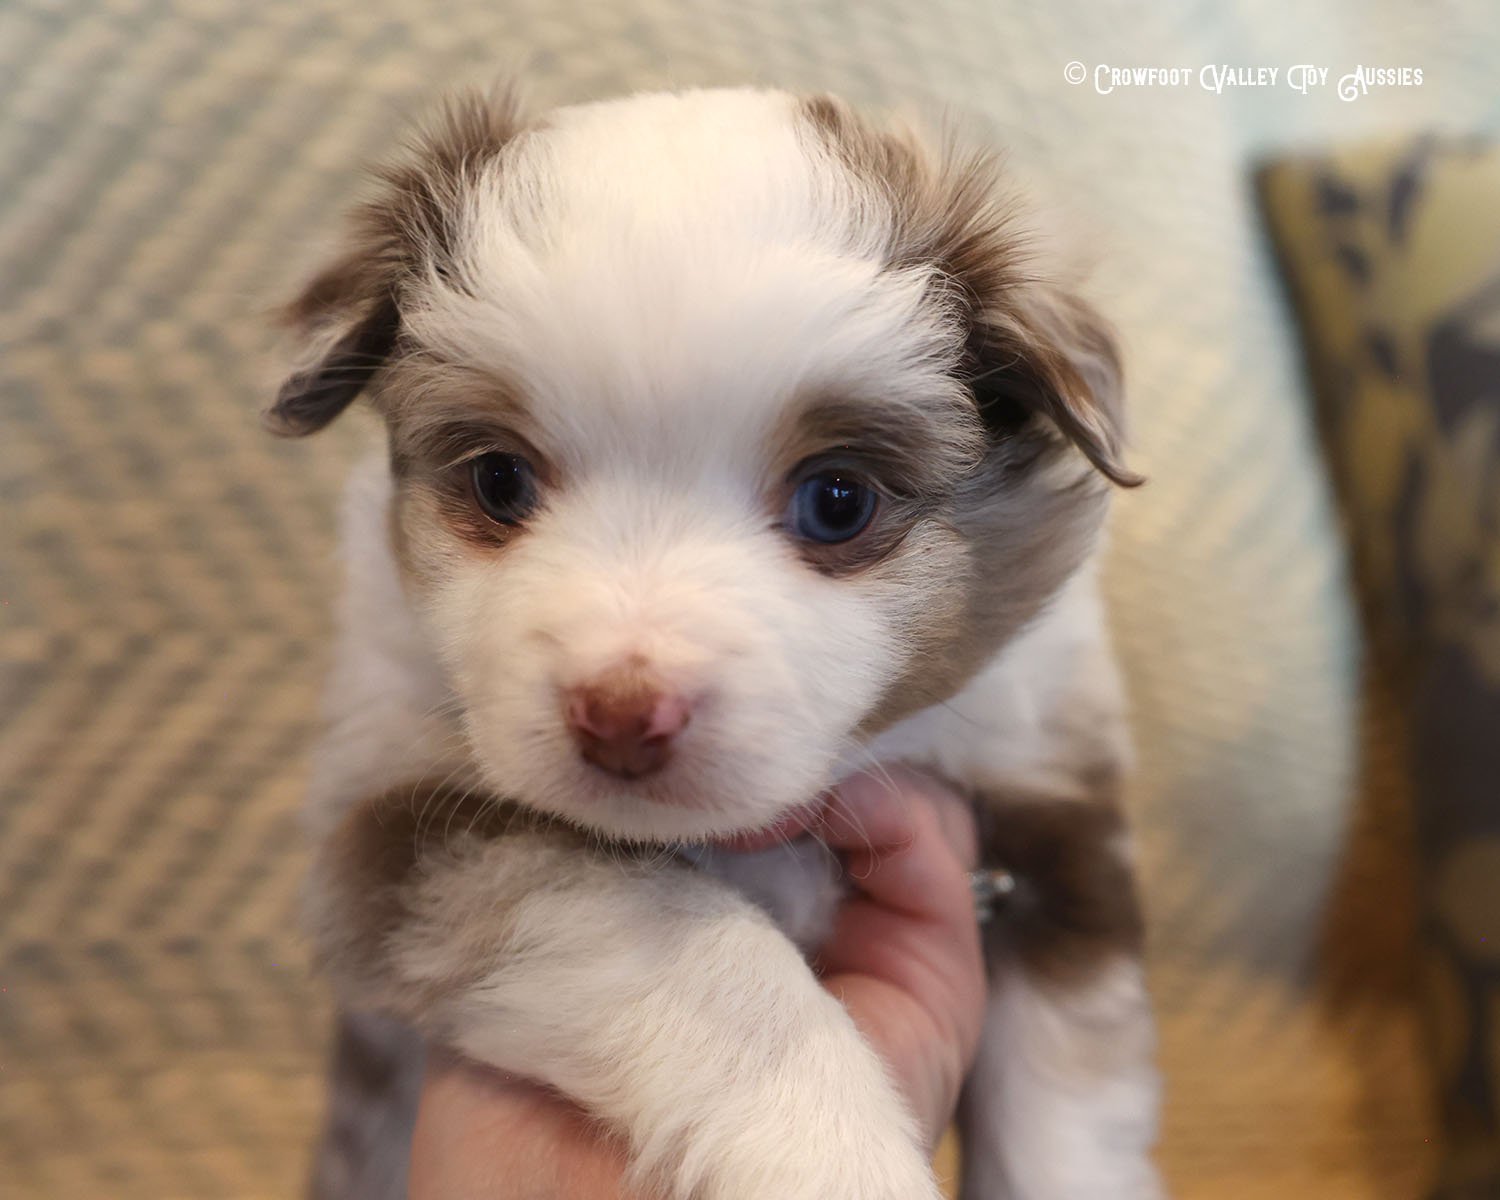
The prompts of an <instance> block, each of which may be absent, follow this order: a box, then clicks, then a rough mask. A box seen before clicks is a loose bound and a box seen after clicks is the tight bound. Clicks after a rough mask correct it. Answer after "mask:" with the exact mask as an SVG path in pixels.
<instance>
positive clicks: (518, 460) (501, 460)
mask: <svg viewBox="0 0 1500 1200" xmlns="http://www.w3.org/2000/svg"><path fill="white" fill-rule="evenodd" d="M469 478H470V481H471V482H472V484H473V488H474V499H475V501H476V502H477V503H478V505H479V507H480V508H481V509H483V510H484V515H485V516H487V517H489V519H490V520H492V521H498V522H499V523H500V524H502V525H519V524H520V523H521V522H522V521H524V520H525V519H526V518H527V517H529V516H530V515H531V513H532V510H533V509H535V508H536V505H537V488H536V473H535V472H534V471H533V470H532V469H531V464H530V463H529V462H527V461H526V460H525V459H524V458H522V457H521V456H520V455H519V454H505V453H502V452H500V451H495V452H493V453H490V454H481V455H480V456H479V457H478V458H476V459H475V460H474V461H473V463H471V464H470V466H469Z"/></svg>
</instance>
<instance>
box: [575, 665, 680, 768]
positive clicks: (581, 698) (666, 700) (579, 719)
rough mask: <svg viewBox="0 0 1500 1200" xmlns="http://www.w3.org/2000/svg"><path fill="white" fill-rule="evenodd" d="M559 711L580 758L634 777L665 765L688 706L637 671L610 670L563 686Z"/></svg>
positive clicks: (676, 694)
mask: <svg viewBox="0 0 1500 1200" xmlns="http://www.w3.org/2000/svg"><path fill="white" fill-rule="evenodd" d="M564 713H565V716H566V719H567V723H568V725H569V727H570V728H571V729H572V731H573V735H574V738H575V739H576V740H577V742H578V745H579V749H580V750H581V752H582V754H583V757H584V758H585V759H587V760H588V761H589V762H591V763H593V764H594V765H595V766H598V767H602V768H603V769H604V770H606V771H610V772H612V773H614V774H616V775H620V776H623V777H625V778H627V779H634V778H637V777H639V776H641V775H647V774H650V773H651V772H653V771H656V770H659V769H660V768H661V767H662V766H663V765H664V764H665V763H666V761H667V759H668V758H669V757H670V756H671V748H672V740H673V739H674V738H675V737H676V736H677V735H678V734H679V733H681V732H682V731H683V729H685V728H686V727H687V724H688V722H689V720H691V718H692V705H691V703H690V702H689V701H688V700H687V699H686V698H685V697H683V696H682V695H680V694H678V693H676V692H672V691H668V690H666V689H664V688H662V687H661V686H660V685H658V684H657V683H655V682H654V681H651V680H648V679H644V678H642V677H641V675H640V674H639V673H637V672H629V673H625V672H614V673H610V674H606V675H603V676H600V677H599V678H597V679H594V680H592V681H590V682H589V683H588V684H585V685H583V686H580V687H575V688H571V689H569V690H568V692H567V694H566V696H565V698H564Z"/></svg>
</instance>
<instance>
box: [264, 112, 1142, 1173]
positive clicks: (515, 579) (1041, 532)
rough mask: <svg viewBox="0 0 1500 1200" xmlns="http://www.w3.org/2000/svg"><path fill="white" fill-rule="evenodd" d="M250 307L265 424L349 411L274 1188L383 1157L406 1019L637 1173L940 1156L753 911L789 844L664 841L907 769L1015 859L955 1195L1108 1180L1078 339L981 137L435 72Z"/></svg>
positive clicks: (733, 827)
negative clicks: (304, 917)
mask: <svg viewBox="0 0 1500 1200" xmlns="http://www.w3.org/2000/svg"><path fill="white" fill-rule="evenodd" d="M291 315H292V318H293V321H294V323H295V324H296V326H297V327H298V329H299V331H300V332H301V334H302V335H304V337H305V339H306V345H307V348H308V354H307V358H306V360H305V362H304V363H303V365H302V368H301V369H300V370H299V371H298V372H297V373H296V374H295V375H294V376H293V377H292V378H291V379H290V380H289V381H288V382H287V384H286V385H285V386H284V388H283V389H282V392H281V395H280V397H279V399H278V401H277V403H276V405H275V406H274V408H273V409H272V411H271V421H272V422H273V424H274V426H275V427H276V428H277V429H278V430H279V431H281V432H283V433H288V434H305V433H310V432H312V431H314V430H316V429H318V428H320V427H321V426H323V425H325V424H326V423H327V422H329V421H331V420H333V418H334V417H335V416H337V415H338V414H339V412H340V411H341V410H343V409H344V408H345V407H346V406H347V405H348V404H349V403H350V402H351V401H353V400H354V399H355V398H356V397H357V396H359V395H361V394H363V395H364V396H366V397H367V398H368V401H369V402H370V404H371V405H373V407H374V409H375V410H376V411H377V412H378V413H379V414H380V416H381V417H382V418H383V419H384V422H385V425H386V427H387V429H388V434H389V438H388V442H389V445H388V453H386V454H384V455H382V456H381V458H380V460H379V461H377V462H374V463H372V464H370V465H369V467H368V468H367V469H366V470H364V471H363V472H362V473H360V474H359V475H358V476H357V478H356V479H355V480H354V482H353V484H352V486H351V488H350V491H349V496H348V510H347V515H346V550H347V554H348V567H349V586H348V591H347V595H346V598H345V603H344V610H343V631H342V639H341V643H340V646H339V649H338V659H337V666H336V669H335V674H334V678H333V682H332V687H331V693H330V705H331V709H330V716H331V729H330V732H329V733H328V735H327V737H326V740H325V742H324V745H323V748H322V752H321V755H320V757H319V760H318V765H317V776H316V782H315V788H314V795H313V798H312V803H311V824H312V828H313V831H314V834H315V836H316V838H317V839H318V843H319V857H318V861H317V865H316V868H315V870H314V873H313V876H312V879H311V885H310V889H309V912H310V919H311V925H312V930H313V933H314V935H315V937H316V939H317V943H318V947H319V950H320V953H321V955H322V957H323V959H324V961H325V962H326V964H327V967H328V969H329V971H330V972H331V974H332V976H333V979H334V981H335V983H336V985H337V987H338V989H339V998H340V1002H341V1004H342V1005H343V1006H344V1008H345V1010H346V1012H347V1014H348V1015H347V1016H346V1017H345V1019H344V1022H343V1026H342V1042H341V1044H340V1048H339V1054H338V1060H337V1066H338V1074H339V1077H338V1078H337V1079H336V1084H335V1095H334V1099H333V1108H332V1116H331V1120H330V1130H329V1136H328V1139H327V1142H326V1145H325V1147H324V1151H323V1155H322V1158H321V1160H320V1163H319V1167H318V1181H317V1184H316V1190H317V1192H318V1194H319V1195H320V1196H323V1197H330V1198H331V1197H339V1198H354V1197H358V1198H360V1200H371V1198H374V1197H382V1196H396V1195H400V1194H403V1189H404V1179H403V1172H404V1153H405V1145H406V1140H407V1136H408V1133H409V1123H410V1120H411V1111H412V1103H413V1099H412V1098H413V1095H414V1087H415V1082H416V1079H417V1077H418V1075H419V1072H420V1055H421V1049H420V1047H421V1045H422V1042H423V1040H426V1041H430V1042H438V1043H442V1044H445V1045H446V1046H448V1047H451V1048H454V1049H456V1050H458V1051H460V1052H462V1053H463V1054H466V1055H470V1056H472V1057H473V1058H475V1059H478V1060H480V1061H482V1062H485V1063H490V1064H493V1065H495V1066H496V1067H501V1068H504V1069H506V1070H509V1071H512V1072H516V1073H519V1074H521V1075H524V1076H529V1077H531V1078H533V1079H536V1080H540V1081H542V1082H543V1083H545V1084H548V1085H551V1086H553V1087H555V1088H557V1089H558V1090H560V1091H561V1092H563V1093H565V1094H567V1095H568V1096H570V1097H572V1098H574V1099H575V1100H577V1101H578V1102H579V1103H580V1104H582V1105H583V1106H585V1107H586V1108H587V1109H588V1110H590V1111H591V1112H593V1113H595V1114H597V1116H598V1117H600V1118H602V1119H603V1120H604V1121H606V1122H607V1123H609V1125H611V1126H612V1127H614V1128H615V1129H616V1130H618V1131H619V1132H620V1134H621V1135H622V1136H623V1137H624V1138H625V1139H626V1141H627V1142H628V1145H629V1147H630V1152H631V1155H632V1162H633V1170H634V1172H635V1176H634V1178H635V1180H636V1182H638V1183H639V1184H641V1185H642V1186H648V1185H649V1186H650V1187H654V1188H656V1189H658V1190H659V1191H660V1192H661V1193H662V1194H664V1195H666V1196H669V1197H672V1198H674V1200H687V1198H688V1197H695V1198H702V1200H804V1198H805V1200H917V1198H930V1197H934V1196H936V1195H937V1185H936V1183H935V1181H934V1179H933V1176H932V1173H931V1171H930V1169H929V1166H928V1153H929V1149H930V1148H929V1147H928V1146H927V1145H926V1144H925V1141H926V1135H925V1132H924V1131H921V1130H918V1129H917V1128H916V1126H915V1123H914V1121H913V1119H912V1117H911V1115H910V1114H909V1112H908V1111H907V1110H906V1108H905V1107H904V1105H903V1103H902V1100H901V1098H900V1097H899V1096H898V1095H897V1093H896V1092H895V1090H894V1089H893V1087H892V1085H891V1083H890V1082H889V1080H888V1078H887V1076H886V1074H885V1072H884V1070H883V1069H882V1066H881V1063H880V1062H879V1061H878V1059H877V1057H876V1055H875V1054H874V1053H873V1052H872V1050H871V1049H870V1048H869V1047H868V1046H867V1045H866V1044H865V1043H864V1042H863V1041H862V1040H861V1038H860V1036H859V1034H858V1033H857V1032H856V1029H855V1027H854V1025H853V1024H852V1022H851V1021H850V1019H849V1017H848V1015H847V1014H846V1013H845V1011H844V1010H843V1008H842V1007H841V1006H840V1005H839V1004H838V1003H837V1002H836V1001H835V1000H834V999H833V998H832V997H830V996H829V995H827V994H826V993H825V992H824V991H823V990H822V989H821V988H820V987H819V986H818V983H817V981H816V980H815V978H814V976H813V973H812V971H811V970H810V969H809V968H808V966H807V964H806V962H805V960H804V958H803V956H802V953H801V952H800V951H799V949H798V945H799V944H800V945H802V946H806V945H808V944H810V943H813V942H815V941H816V939H817V937H818V936H819V933H820V931H821V930H822V928H823V927H824V924H825V922H826V921H827V919H828V916H829V914H830V912H831V907H832V905H833V904H834V903H835V902H836V900H837V897H838V894H839V893H838V882H837V878H836V871H835V870H834V869H832V868H831V865H830V863H829V861H828V857H827V856H826V855H825V854H823V853H821V851H820V848H819V847H817V846H816V845H813V844H812V843H811V842H809V841H808V840H807V839H802V840H800V841H797V842H794V843H793V844H791V845H788V846H786V847H783V848H780V849H776V850H771V851H765V852H762V853H759V854H756V855H752V856H748V857H746V858H736V857H735V856H731V855H728V854H725V853H722V852H715V851H713V850H712V849H707V850H705V849H703V847H705V846H710V847H711V846H712V844H713V842H714V841H715V840H718V839H722V838H726V837H729V836H731V835H735V834H738V833H742V832H745V831H750V830H756V829H762V828H765V827H767V826H773V825H775V824H776V823H777V822H778V821H780V822H782V827H783V828H786V827H789V826H794V825H795V821H796V818H795V814H796V813H797V812H798V810H799V809H803V808H805V806H806V805H807V804H808V803H809V802H810V800H811V799H812V798H813V797H815V796H817V795H818V794H819V793H820V792H822V791H823V790H824V789H826V788H828V787H829V786H830V785H831V784H833V783H835V782H836V781H837V780H838V779H839V778H840V776H841V775H843V774H845V773H847V772H849V771H850V770H852V769H854V768H856V767H858V766H859V765H861V764H863V763H866V762H869V761H877V760H884V761H891V760H902V761H906V762H910V763H915V764H918V765H919V766H921V767H924V768H926V769H930V770H933V771H935V772H937V773H939V774H941V775H942V776H943V777H945V778H946V779H948V780H950V781H952V782H953V783H954V784H956V785H958V786H959V787H960V788H963V789H966V790H967V791H969V792H970V793H972V795H973V796H974V799H975V802H976V804H978V805H979V806H980V810H981V816H982V820H983V825H984V828H985V831H986V849H987V853H988V856H989V858H990V860H991V861H992V862H994V863H995V864H998V865H1001V866H1004V867H1006V868H1008V869H1009V870H1010V871H1012V872H1013V873H1014V875H1015V877H1016V878H1017V879H1018V880H1019V887H1018V888H1017V890H1016V892H1015V893H1014V895H1013V896H1012V897H1011V898H1010V900H1009V903H1008V904H1007V906H1006V909H1005V911H1004V912H1003V913H1002V915H1001V917H1000V918H999V919H998V920H997V921H996V922H995V923H994V925H993V926H992V928H993V934H992V936H991V938H990V947H989V949H990V951H991V954H992V960H993V968H992V973H993V994H992V999H991V1001H990V1005H991V1013H990V1019H989V1021H988V1023H987V1027H986V1033H985V1036H984V1040H983V1045H982V1049H981V1053H980V1059H979V1063H978V1065H977V1067H976V1069H975V1071H974V1073H973V1076H972V1078H971V1079H970V1080H969V1082H968V1084H967V1086H966V1090H965V1098H964V1105H963V1111H962V1114H961V1116H962V1134H963V1142H964V1146H965V1154H964V1159H965V1163H964V1185H963V1186H964V1195H965V1196H968V1197H972V1198H979V1200H997V1198H999V1197H1012V1198H1015V1200H1106V1198H1109V1200H1113V1198H1126V1200H1135V1198H1139V1197H1146V1196H1152V1195H1155V1194H1156V1193H1157V1184H1156V1181H1155V1177H1154V1174H1153V1171H1152V1168H1151V1166H1150V1161H1149V1155H1148V1150H1149V1146H1150V1143H1151V1141H1152V1136H1153V1126H1154V1111H1155V1106H1156V1086H1155V1080H1154V1074H1153V1071H1152V1067H1151V1047H1152V1036H1151V1021H1150V1015H1149V1011H1148V1005H1147V1001H1146V996H1145V992H1144V989H1143V984H1142V976H1141V966H1140V961H1139V948H1140V947H1139V942H1140V926H1139V920H1138V915H1137V909H1136V905H1135V900H1134V897H1133V894H1132V885H1131V875H1130V868H1129V866H1128V847H1127V842H1126V835H1125V831H1124V827H1123V824H1122V821H1121V817H1120V814H1119V811H1118V809H1117V807H1116V801H1117V794H1118V788H1119V780H1120V768H1121V765H1122V762H1123V759H1124V756H1125V738H1124V733H1123V719H1122V712H1121V701H1120V694H1119V687H1118V683H1117V680H1116V677H1115V673H1114V669H1113V665H1112V660H1111V657H1110V652H1109V648H1108V645H1107V641H1106V636H1105V632H1104V627H1103V623H1102V618H1101V611H1100V606H1099V602H1098V598H1097V595H1096V584H1095V573H1094V570H1093V568H1092V565H1091V564H1092V559H1093V557H1094V555H1095V551H1096V548H1097V542H1098V535H1099V529H1100V525H1101V522H1102V520H1103V517H1104V513H1105V508H1106V498H1107V492H1108V490H1109V481H1110V480H1114V481H1116V482H1126V483H1128V482H1130V481H1131V476H1130V475H1129V473H1128V472H1127V471H1126V470H1125V469H1124V467H1123V466H1122V465H1121V463H1120V459H1119V436H1120V435H1119V421H1120V412H1119V409H1120V381H1119V377H1118V364H1117V359H1116V354H1115V350H1114V347H1113V345H1112V342H1111V339H1110V336H1109V334H1108V332H1107V330H1106V329H1105V327H1104V326H1103V325H1102V324H1101V322H1100V320H1099V319H1098V318H1097V316H1096V315H1095V314H1094V313H1093V312H1092V311H1091V310H1090V309H1089V308H1088V307H1087V306H1086V305H1085V304H1083V303H1082V302H1081V301H1080V300H1079V299H1077V298H1076V297H1075V296H1074V295H1072V294H1070V293H1069V292H1068V291H1067V290H1066V289H1065V288H1064V287H1063V286H1061V285H1060V284H1059V283H1058V281H1057V280H1055V279H1053V278H1051V277H1049V275H1048V274H1047V269H1046V266H1045V264H1044V263H1042V262H1041V261H1039V259H1038V257H1037V255H1036V254H1035V253H1034V251H1033V248H1032V246H1031V245H1030V243H1029V242H1028V238H1027V235H1026V231H1025V229H1024V228H1023V227H1022V226H1021V225H1020V223H1019V216H1018V210H1017V207H1016V205H1015V203H1014V202H1013V201H1012V200H1011V199H1009V198H1007V196H1006V195H1005V194H1004V193H1003V192H1002V190H1001V189H1000V181H999V178H998V175H997V172H996V170H995V168H994V165H993V163H992V160H991V158H990V157H989V156H988V155H986V154H983V153H964V152H960V151H958V150H956V149H955V148H954V146H953V144H952V140H951V139H944V140H943V141H942V142H941V143H939V144H929V143H927V142H925V141H924V140H922V139H921V138H920V137H919V136H917V135H915V134H913V133H911V132H908V131H906V130H904V129H887V128H882V127H877V126H874V125H871V124H867V123H865V122H864V121H862V120H860V119H859V118H857V117H856V116H854V115H853V114H851V113H850V112H849V111H848V110H847V109H846V108H845V107H844V106H843V105H841V104H840V103H838V102H836V101H834V100H830V99H826V98H818V99H803V98H798V97H795V96H791V95H787V94H785V93H780V92H774V91H757V90H726V91H696V92H688V93H684V94H673V95H667V94H663V95H642V96H635V97H631V98H628V99H623V100H618V101H613V102H610V103H600V104H588V105H582V106H579V107H574V108H566V109H562V110H560V111H555V112H551V113H548V114H546V115H545V116H540V117H536V118H529V117H527V116H525V115H523V114H522V112H521V111H520V110H519V108H518V107H517V105H516V104H515V103H514V102H513V101H512V100H511V99H510V98H509V96H508V95H497V96H490V97H484V96H477V95H476V96H469V97H466V98H463V99H460V100H458V101H456V102H454V103H453V104H452V105H450V107H449V109H448V110H447V112H446V114H445V115H444V117H443V118H442V119H441V120H440V121H438V122H437V123H436V124H435V125H434V127H433V128H432V129H431V130H430V131H428V132H427V133H425V134H424V135H422V136H421V137H420V138H418V139H417V140H416V142H415V143H414V145H413V146H411V147H410V148H409V150H408V152H407V153H406V154H405V156H404V157H399V158H397V159H396V160H395V161H394V162H393V163H392V164H390V165H388V166H386V167H385V168H384V170H383V171H382V172H381V173H380V175H379V182H378V186H377V188H376V190H375V192H374V194H373V196H372V198H371V199H370V200H369V202H368V203H366V204H365V205H364V206H363V207H362V208H360V209H359V210H358V212H357V215H356V219H355V222H354V228H353V232H352V236H351V239H350V241H349V242H348V244H347V246H346V248H345V251H344V253H343V255H342V257H340V258H339V259H338V260H337V261H336V262H334V263H333V264H332V265H331V266H330V267H329V268H328V269H326V270H325V271H323V273H321V274H319V275H318V276H317V277H316V278H315V279H314V280H313V281H312V282H311V283H310V285H309V286H308V287H307V289H306V291H305V293H304V294H303V295H302V296H301V298H300V299H299V300H298V301H297V302H296V303H295V304H294V305H293V306H292V310H291ZM731 877H732V879H733V882H726V880H728V879H730V878H731ZM751 897H753V899H752V898H751ZM768 913H769V914H774V919H773V916H771V915H768Z"/></svg>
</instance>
